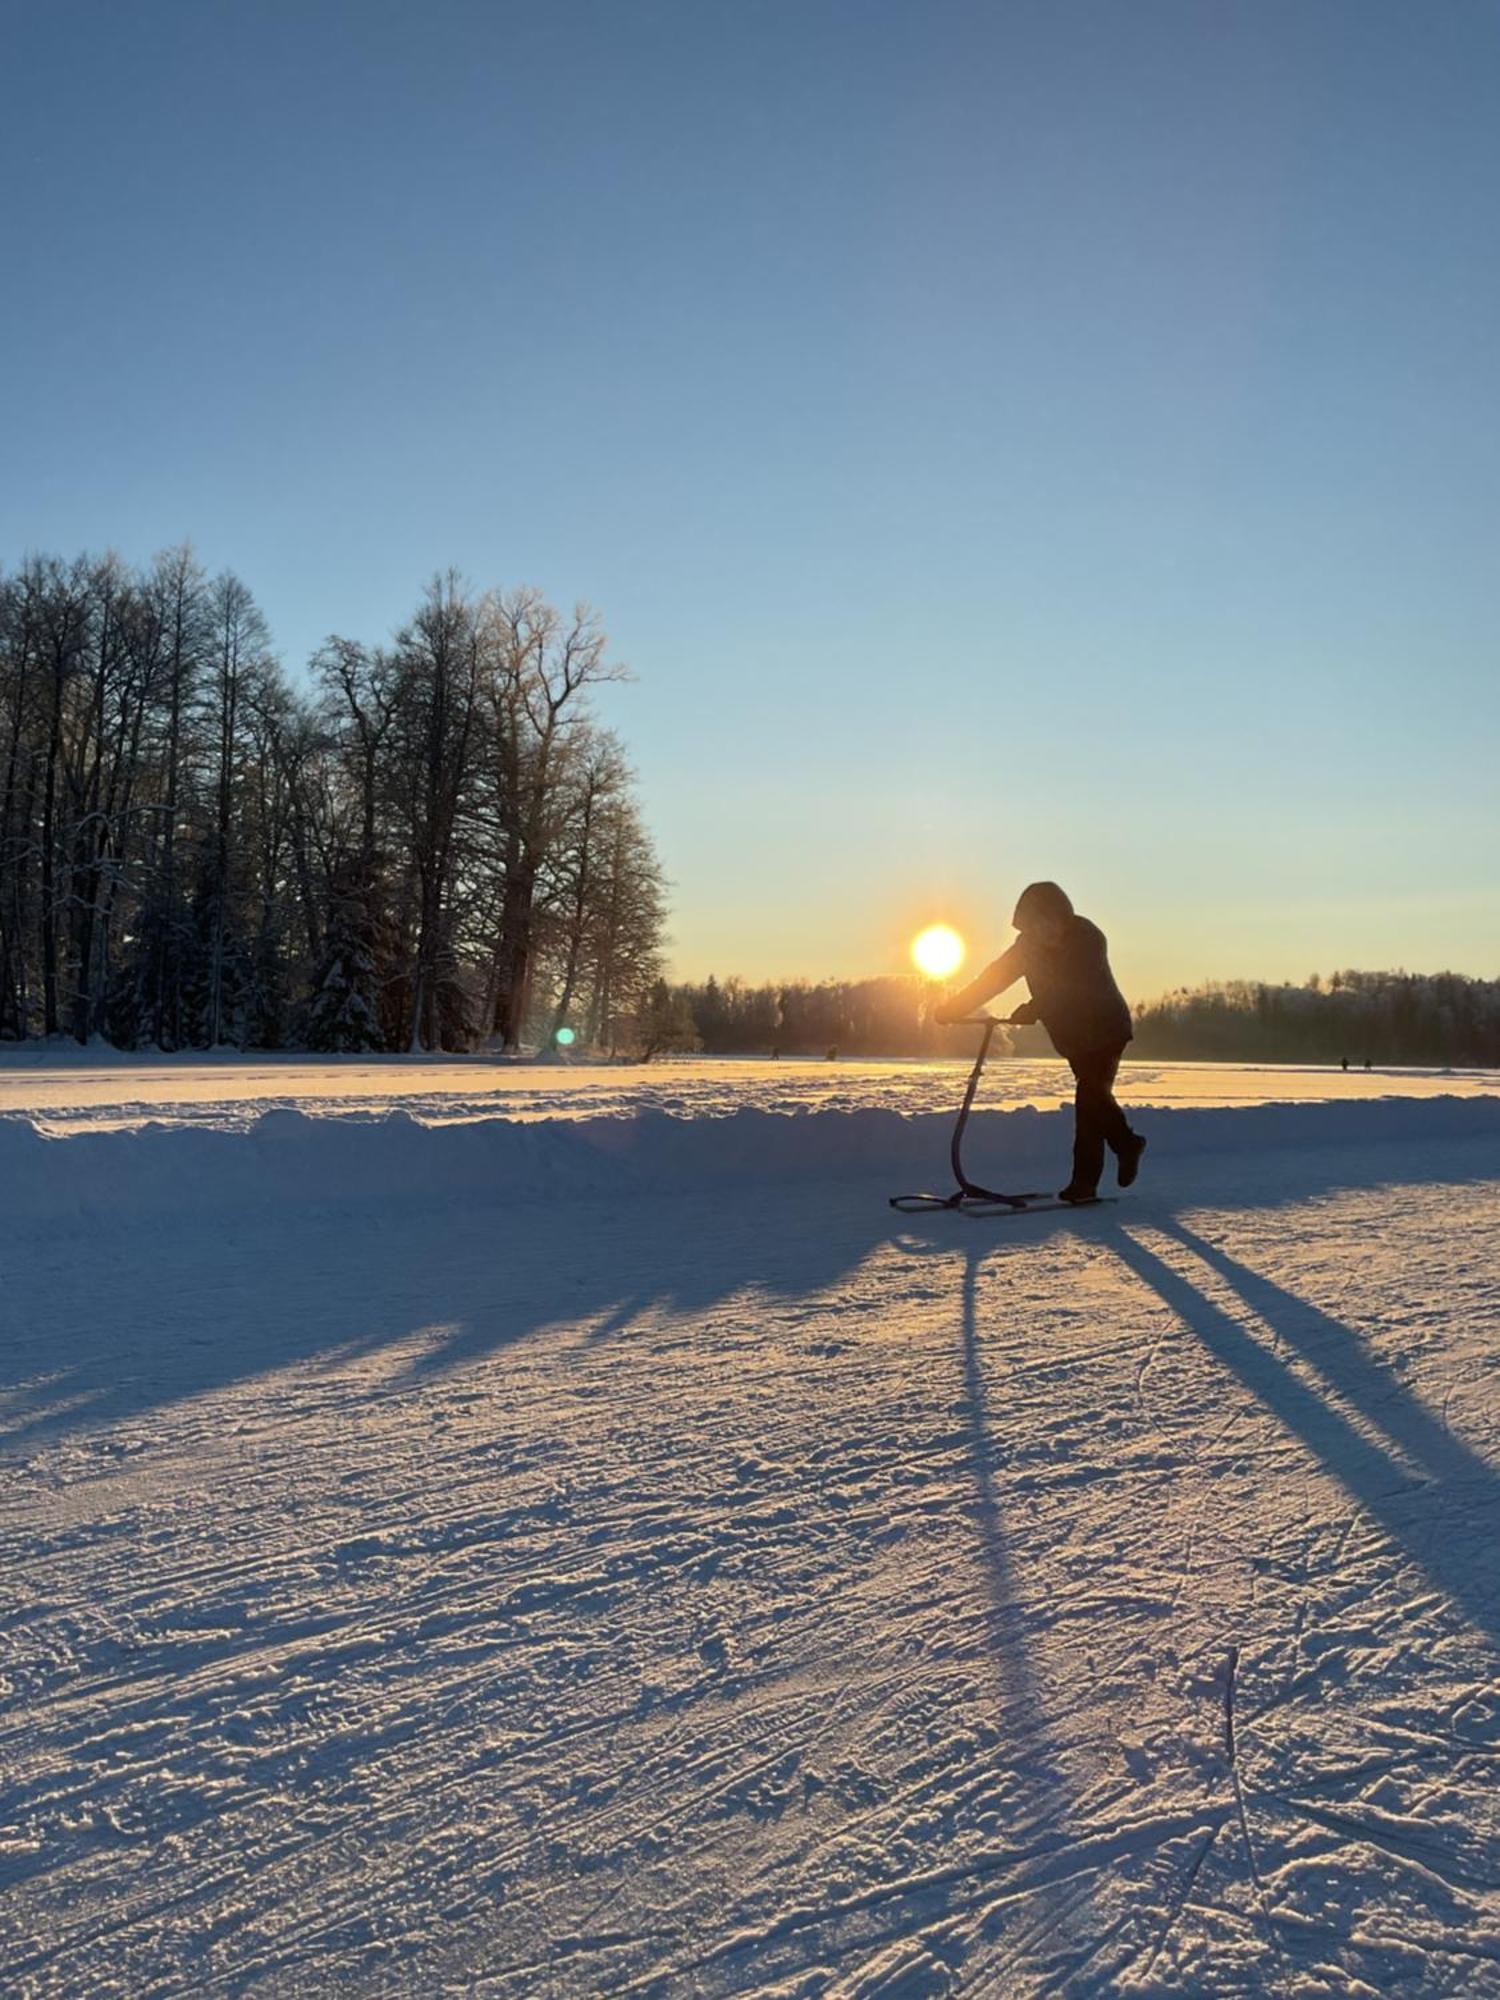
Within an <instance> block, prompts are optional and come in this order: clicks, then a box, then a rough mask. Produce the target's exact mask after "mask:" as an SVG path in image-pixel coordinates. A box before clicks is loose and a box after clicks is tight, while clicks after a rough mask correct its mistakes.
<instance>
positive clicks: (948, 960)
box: [911, 924, 964, 979]
mask: <svg viewBox="0 0 1500 2000" xmlns="http://www.w3.org/2000/svg"><path fill="white" fill-rule="evenodd" d="M911 955H912V961H913V963H914V964H915V966H916V968H917V970H918V971H919V972H922V973H925V974H926V976H927V977H928V978H929V979H950V978H951V977H952V976H953V974H954V973H955V972H957V970H958V968H959V967H960V966H961V965H962V964H963V962H964V941H963V939H962V938H961V937H960V936H959V934H958V932H957V931H956V930H954V929H953V927H952V925H951V924H929V925H928V927H927V929H926V930H925V931H923V932H922V933H921V934H920V935H919V936H918V937H915V938H913V940H912V947H911Z"/></svg>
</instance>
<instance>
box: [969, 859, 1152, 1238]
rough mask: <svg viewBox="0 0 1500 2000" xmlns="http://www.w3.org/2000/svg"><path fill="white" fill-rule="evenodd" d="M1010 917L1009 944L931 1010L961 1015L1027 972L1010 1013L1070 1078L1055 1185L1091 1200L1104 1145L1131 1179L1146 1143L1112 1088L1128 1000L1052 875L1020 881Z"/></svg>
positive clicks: (1100, 936)
mask: <svg viewBox="0 0 1500 2000" xmlns="http://www.w3.org/2000/svg"><path fill="white" fill-rule="evenodd" d="M1011 922H1012V923H1013V924H1014V925H1015V927H1016V929H1017V930H1018V931H1019V932H1020V933H1021V935H1020V936H1019V937H1018V938H1017V939H1016V941H1015V943H1014V944H1013V945H1012V946H1011V947H1010V950H1009V951H1007V952H1003V953H1002V954H1001V956H1000V957H999V958H997V959H996V960H995V962H994V964H993V965H987V966H986V967H985V969H984V971H983V972H981V973H980V975H979V977H978V978H977V979H975V980H973V981H971V982H970V984H969V985H967V986H966V987H965V988H964V989H963V991H962V992H961V993H955V994H954V995H953V997H952V998H951V999H950V1000H946V1001H945V1002H944V1003H943V1005H942V1006H941V1007H939V1008H937V1009H936V1018H937V1019H938V1020H939V1021H958V1020H962V1018H963V1016H964V1015H965V1014H971V1013H972V1012H973V1011H974V1009H975V1008H976V1007H982V1006H983V1005H984V1003H985V1001H986V1000H993V999H994V997H995V995H996V994H997V993H1003V992H1004V991H1005V989H1006V987H1007V986H1011V985H1014V983H1015V981H1016V980H1018V979H1024V980H1025V981H1026V984H1027V986H1028V987H1029V988H1030V991H1031V998H1030V1000H1029V1001H1027V1003H1026V1005H1025V1006H1024V1007H1018V1008H1017V1009H1016V1011H1015V1014H1014V1015H1013V1016H1012V1019H1013V1020H1015V1021H1017V1022H1018V1023H1028V1022H1031V1021H1040V1022H1041V1024H1042V1026H1043V1027H1044V1028H1045V1029H1046V1030H1047V1033H1048V1034H1049V1035H1050V1036H1051V1037H1052V1045H1053V1047H1054V1048H1055V1049H1056V1050H1057V1053H1058V1054H1059V1055H1060V1056H1063V1057H1065V1058H1066V1060H1067V1064H1068V1067H1069V1068H1070V1069H1071V1070H1072V1072H1073V1076H1074V1080H1075V1082H1076V1083H1077V1090H1076V1092H1075V1094H1074V1100H1073V1103H1074V1126H1073V1178H1072V1179H1071V1180H1070V1181H1069V1182H1068V1185H1067V1186H1066V1187H1065V1188H1061V1189H1059V1191H1058V1198H1059V1200H1061V1201H1094V1200H1096V1199H1097V1198H1098V1194H1099V1176H1100V1174H1101V1173H1102V1172H1103V1171H1104V1148H1105V1146H1106V1145H1108V1146H1109V1148H1110V1150H1111V1151H1112V1152H1113V1153H1114V1156H1115V1160H1116V1163H1117V1164H1116V1177H1117V1179H1118V1180H1119V1183H1120V1186H1121V1187H1129V1186H1130V1184H1131V1182H1132V1181H1133V1180H1134V1179H1135V1177H1136V1174H1137V1172H1138V1171H1139V1168H1140V1164H1141V1155H1142V1153H1144V1152H1145V1150H1146V1142H1145V1140H1144V1139H1143V1138H1142V1137H1141V1135H1140V1134H1139V1133H1138V1132H1132V1131H1131V1129H1130V1126H1129V1124H1128V1123H1127V1122H1126V1118H1125V1113H1124V1112H1123V1111H1122V1110H1121V1109H1120V1107H1119V1105H1118V1104H1117V1103H1116V1102H1115V1096H1114V1081H1115V1073H1116V1071H1117V1070H1118V1069H1119V1067H1120V1058H1121V1056H1122V1055H1124V1053H1125V1044H1126V1043H1127V1042H1128V1041H1129V1040H1130V1037H1131V1033H1132V1028H1131V1021H1130V1009H1129V1008H1128V1007H1127V1006H1126V1004H1125V998H1124V995H1123V994H1122V993H1121V991H1120V989H1119V987H1118V986H1116V984H1115V980H1114V974H1113V973H1112V972H1111V971H1110V969H1109V957H1108V953H1107V949H1106V946H1105V940H1104V933H1103V932H1102V931H1101V930H1100V929H1099V928H1098V926H1097V925H1095V924H1091V923H1090V922H1089V920H1088V918H1087V917H1080V916H1078V915H1076V914H1075V912H1074V909H1073V905H1072V904H1071V903H1070V902H1069V901H1068V898H1067V897H1066V896H1065V895H1064V894H1063V892H1062V890H1061V889H1059V888H1058V886H1057V884H1056V883H1055V882H1033V883H1032V885H1031V887H1030V888H1029V889H1023V890H1022V892H1021V900H1020V901H1019V902H1018V903H1017V904H1016V913H1015V915H1014V917H1013V918H1012V919H1011Z"/></svg>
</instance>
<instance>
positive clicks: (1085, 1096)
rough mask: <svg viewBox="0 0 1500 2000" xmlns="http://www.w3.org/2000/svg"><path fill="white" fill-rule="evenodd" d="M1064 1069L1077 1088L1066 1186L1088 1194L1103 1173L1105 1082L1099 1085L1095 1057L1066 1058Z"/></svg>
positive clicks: (1096, 1185) (1106, 1095)
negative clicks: (1071, 1150)
mask: <svg viewBox="0 0 1500 2000" xmlns="http://www.w3.org/2000/svg"><path fill="white" fill-rule="evenodd" d="M1068 1067H1069V1068H1070V1069H1071V1070H1072V1072H1073V1077H1074V1081H1075V1083H1076V1085H1077V1088H1076V1089H1075V1090H1074V1092H1073V1178H1072V1180H1071V1181H1070V1182H1069V1183H1068V1186H1069V1187H1070V1189H1072V1191H1073V1192H1074V1193H1076V1194H1092V1193H1093V1192H1094V1191H1095V1189H1096V1188H1097V1187H1098V1185H1099V1176H1100V1174H1102V1173H1103V1171H1104V1143H1105V1138H1104V1135H1105V1129H1106V1122H1107V1121H1106V1113H1105V1109H1104V1106H1105V1101H1106V1100H1107V1099H1108V1098H1109V1082H1108V1081H1107V1080H1106V1081H1101V1079H1100V1073H1099V1058H1098V1057H1097V1056H1095V1055H1086V1056H1069V1058H1068ZM1117 1108H1118V1107H1117Z"/></svg>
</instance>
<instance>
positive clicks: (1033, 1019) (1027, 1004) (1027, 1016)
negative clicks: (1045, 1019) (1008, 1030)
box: [1010, 1000, 1042, 1028]
mask: <svg viewBox="0 0 1500 2000" xmlns="http://www.w3.org/2000/svg"><path fill="white" fill-rule="evenodd" d="M1041 1018H1042V1017H1041V1015H1040V1014H1039V1013H1038V1012H1037V1006H1036V1002H1035V1000H1023V1001H1022V1002H1021V1004H1020V1006H1019V1007H1017V1009H1016V1010H1015V1012H1014V1013H1013V1014H1012V1015H1011V1017H1010V1025H1011V1026H1012V1027H1013V1028H1030V1027H1033V1026H1034V1025H1035V1024H1036V1023H1037V1022H1038V1021H1040V1020H1041Z"/></svg>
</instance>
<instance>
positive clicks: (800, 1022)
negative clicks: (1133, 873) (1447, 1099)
mask: <svg viewBox="0 0 1500 2000" xmlns="http://www.w3.org/2000/svg"><path fill="white" fill-rule="evenodd" d="M1020 990H1021V989H1019V988H1018V989H1017V994H1019V992H1020ZM932 991H933V989H932V988H931V987H930V986H929V985H928V984H927V983H926V982H924V981H922V980H920V979H917V978H914V977H911V976H905V977H899V976H898V977H890V978H885V979H866V980H859V981H854V982H841V981H834V980H827V981H824V982H822V983H821V984H816V985H811V984H806V983H791V984H782V983H775V984H768V985H760V986H750V985H747V984H745V982H744V981H742V980H738V979H726V980H724V981H722V982H721V981H720V980H718V979H716V978H710V979H707V980H705V981H703V982H701V983H698V984H683V985H677V986H672V987H668V986H666V985H665V984H664V983H663V984H661V985H660V986H659V987H658V989H656V990H655V992H654V993H653V996H652V998H651V1002H650V1007H649V1018H650V1021H651V1026H652V1045H653V1046H654V1047H656V1048H660V1049H669V1048H675V1049H680V1050H683V1049H702V1050H704V1051H706V1052H707V1053H709V1054H714V1055H751V1054H754V1055H767V1054H782V1055H805V1056H807V1055H810V1056H826V1055H827V1054H828V1053H829V1052H830V1051H834V1052H836V1053H838V1054H840V1055H849V1056H935V1055H945V1056H953V1055H958V1056H966V1055H967V1054H968V1053H969V1050H970V1047H971V1044H972V1035H971V1034H967V1033H966V1032H965V1031H964V1030H962V1029H956V1028H944V1027H939V1026H937V1025H936V1024H935V1023H934V1022H933V1021H932V1020H931V1019H930V1018H929V1004H928V1003H929V1000H930V996H931V994H932ZM1010 997H1015V996H1010ZM1005 1004H1006V1003H1005V1002H1002V1006H1003V1005H1005ZM1002 1047H1004V1048H1008V1049H1009V1050H1010V1051H1011V1052H1012V1053H1014V1054H1016V1055H1024V1056H1032V1055H1047V1054H1050V1053H1051V1052H1052V1045H1051V1043H1050V1042H1049V1041H1048V1039H1047V1036H1046V1032H1045V1030H1043V1029H1041V1028H1035V1027H1034V1028H1021V1029H1012V1030H1009V1031H1008V1033H1007V1035H1006V1036H1005V1037H1003V1038H1002ZM997 1052H998V1051H997ZM1130 1053H1131V1054H1132V1055H1134V1056H1147V1057H1163V1058H1176V1059H1179V1060H1189V1061H1191V1060H1200V1061H1202V1060H1212V1059H1217V1060H1220V1061H1225V1062H1256V1061H1275V1062H1315V1063H1337V1062H1340V1061H1343V1060H1346V1059H1347V1060H1348V1061H1349V1062H1351V1063H1362V1062H1364V1061H1365V1060H1367V1059H1368V1060H1369V1061H1371V1062H1375V1063H1414V1064H1422V1065H1435V1066H1438V1067H1442V1066H1445V1065H1459V1066H1480V1067H1484V1066H1490V1067H1494V1066H1500V981H1497V980H1484V979H1471V978H1468V977H1466V976H1465V975H1463V974H1461V973H1452V972H1443V973H1433V974H1416V973H1408V972H1336V973H1334V974H1333V975H1332V977H1331V978H1328V979H1324V978H1321V977H1319V976H1316V975H1315V976H1314V977H1313V978H1311V979H1309V980H1308V981H1307V982H1306V984H1304V985H1301V986H1295V985H1286V984H1283V985H1269V984H1264V983H1260V982H1253V981H1236V982H1233V983H1229V984H1222V985H1208V986H1202V987H1197V988H1195V989H1192V990H1189V989H1187V988H1181V989H1179V990H1178V991H1176V992H1173V993H1169V994H1167V995H1166V996H1165V997H1163V998H1162V999H1159V1000H1154V1001H1151V1002H1149V1003H1148V1004H1146V1005H1144V1006H1138V1007H1137V1008H1136V1009H1135V1040H1134V1042H1133V1043H1132V1044H1131V1049H1130Z"/></svg>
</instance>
